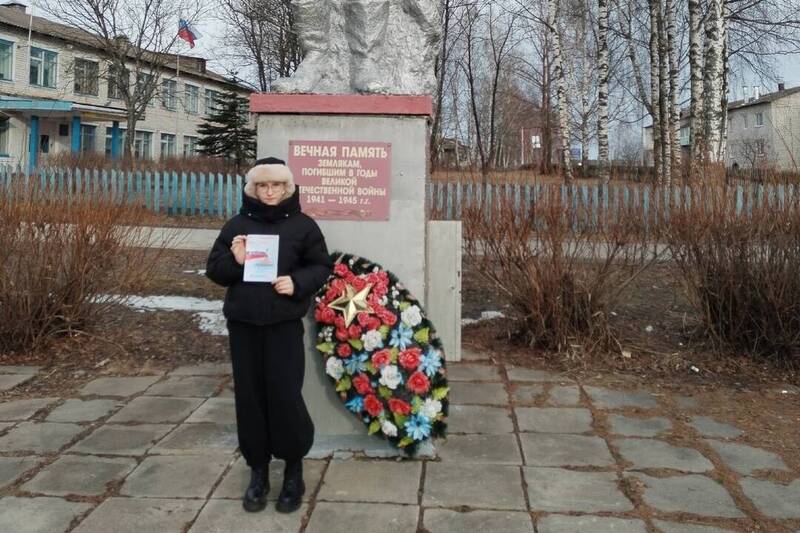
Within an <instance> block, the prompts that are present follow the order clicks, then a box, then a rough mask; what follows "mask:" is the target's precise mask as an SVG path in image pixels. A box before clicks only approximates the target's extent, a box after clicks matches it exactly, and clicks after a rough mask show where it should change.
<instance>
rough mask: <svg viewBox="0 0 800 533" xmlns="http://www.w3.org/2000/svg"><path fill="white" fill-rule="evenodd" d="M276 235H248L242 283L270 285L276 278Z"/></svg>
mask: <svg viewBox="0 0 800 533" xmlns="http://www.w3.org/2000/svg"><path fill="white" fill-rule="evenodd" d="M278 242H279V237H278V235H248V236H247V244H246V245H245V259H244V281H252V282H264V283H271V282H273V281H275V279H276V278H277V277H278Z"/></svg>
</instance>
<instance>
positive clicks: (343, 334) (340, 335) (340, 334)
mask: <svg viewBox="0 0 800 533" xmlns="http://www.w3.org/2000/svg"><path fill="white" fill-rule="evenodd" d="M336 338H337V339H339V340H340V341H341V342H347V339H349V338H350V335H348V334H347V330H346V329H343V328H336Z"/></svg>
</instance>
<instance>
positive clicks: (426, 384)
mask: <svg viewBox="0 0 800 533" xmlns="http://www.w3.org/2000/svg"><path fill="white" fill-rule="evenodd" d="M430 386H431V382H430V381H428V376H426V375H425V374H423V373H422V372H414V373H413V374H411V375H410V376H409V377H408V381H407V382H406V388H407V389H408V390H410V391H411V392H413V393H414V394H424V393H425V392H427V390H428V388H430Z"/></svg>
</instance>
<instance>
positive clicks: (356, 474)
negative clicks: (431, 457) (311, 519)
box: [317, 460, 422, 504]
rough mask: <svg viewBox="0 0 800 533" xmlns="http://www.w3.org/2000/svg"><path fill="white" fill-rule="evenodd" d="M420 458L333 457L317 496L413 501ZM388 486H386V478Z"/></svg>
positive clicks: (389, 501) (379, 501)
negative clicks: (357, 458) (387, 459)
mask: <svg viewBox="0 0 800 533" xmlns="http://www.w3.org/2000/svg"><path fill="white" fill-rule="evenodd" d="M421 475H422V462H420V461H401V462H396V461H385V460H384V461H382V460H370V461H356V460H345V461H338V460H333V461H331V462H330V464H329V465H328V470H327V472H325V478H324V479H323V480H322V488H321V489H320V491H319V496H318V497H317V498H318V499H319V500H327V501H343V502H372V503H407V504H416V503H417V492H418V490H419V483H420V477H421ZM387 479H391V480H392V489H391V490H386V480H387Z"/></svg>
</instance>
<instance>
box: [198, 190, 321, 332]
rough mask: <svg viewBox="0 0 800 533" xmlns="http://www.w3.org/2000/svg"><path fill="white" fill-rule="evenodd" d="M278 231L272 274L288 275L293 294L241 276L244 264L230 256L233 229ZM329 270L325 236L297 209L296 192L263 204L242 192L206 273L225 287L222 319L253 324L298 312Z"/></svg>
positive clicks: (241, 232)
mask: <svg viewBox="0 0 800 533" xmlns="http://www.w3.org/2000/svg"><path fill="white" fill-rule="evenodd" d="M254 234H255V235H258V234H261V235H279V236H280V239H279V244H278V275H279V276H286V275H289V276H291V277H292V281H293V282H294V294H293V295H292V296H285V295H281V294H278V293H277V292H276V291H275V289H274V287H273V286H272V283H249V282H247V283H246V282H244V281H242V278H243V276H244V267H243V266H242V265H240V264H239V263H237V262H236V259H235V258H234V257H233V252H231V243H232V242H233V238H234V237H235V236H236V235H254ZM332 271H333V262H332V260H331V258H330V256H329V255H328V248H327V246H326V245H325V238H324V237H323V235H322V232H321V231H320V229H319V226H317V223H316V222H314V220H313V219H312V218H311V217H309V216H308V215H306V214H304V213H302V212H301V210H300V194H299V190H296V191H295V193H294V195H292V196H291V197H290V198H287V199H286V200H284V201H282V202H281V203H280V204H278V205H275V206H269V205H266V204H264V203H262V202H261V201H259V200H258V199H256V198H251V197H250V196H248V195H246V194H242V208H241V210H240V211H239V214H238V215H236V216H235V217H233V218H232V219H230V220H229V221H228V222H226V223H225V225H224V226H223V227H222V230H221V231H220V233H219V236H218V237H217V240H216V241H215V242H214V246H213V247H212V249H211V253H210V254H209V256H208V261H207V263H206V276H208V277H209V279H211V281H213V282H214V283H217V284H219V285H222V286H223V287H227V288H228V290H227V292H226V293H225V304H224V305H223V308H222V312H223V314H224V315H225V318H227V319H228V320H236V321H240V322H247V323H249V324H255V325H257V326H263V325H267V324H276V323H278V322H283V321H286V320H293V319H297V318H302V317H303V316H305V314H306V313H307V312H308V308H309V306H310V304H311V298H312V297H313V296H314V294H315V293H316V292H317V291H318V290H319V288H320V287H322V285H324V284H325V282H326V281H327V279H328V276H330V275H331V272H332Z"/></svg>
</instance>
